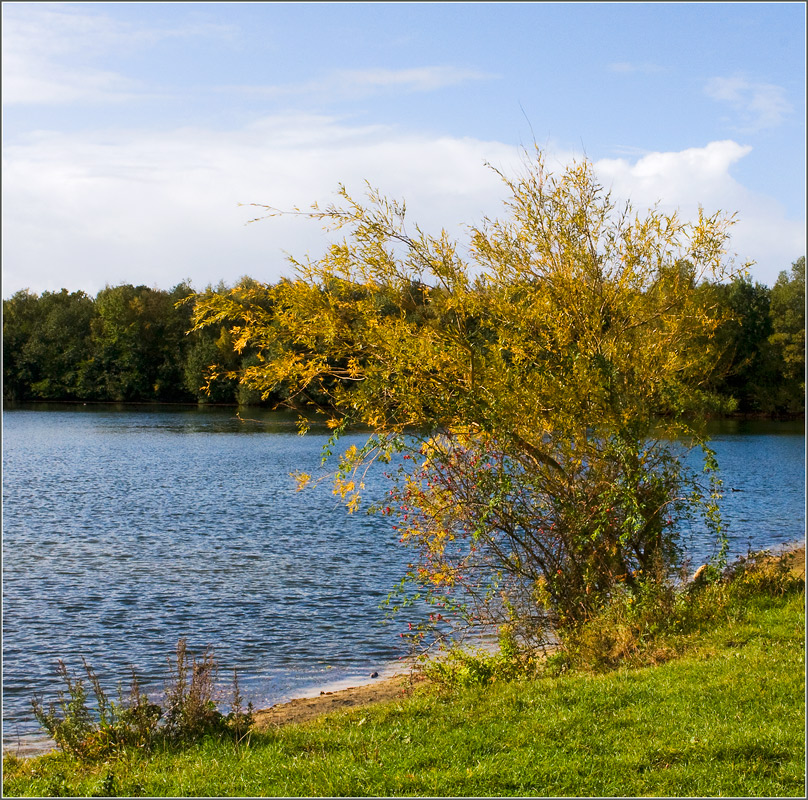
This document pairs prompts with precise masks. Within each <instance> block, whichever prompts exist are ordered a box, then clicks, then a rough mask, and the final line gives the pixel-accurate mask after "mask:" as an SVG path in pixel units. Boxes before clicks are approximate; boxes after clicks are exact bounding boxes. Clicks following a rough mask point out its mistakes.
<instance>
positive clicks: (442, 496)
mask: <svg viewBox="0 0 808 800" xmlns="http://www.w3.org/2000/svg"><path fill="white" fill-rule="evenodd" d="M501 177H502V179H503V181H504V182H505V184H506V186H507V188H508V189H509V191H510V199H509V200H508V202H507V203H506V204H505V211H506V215H505V216H504V217H503V218H502V219H493V220H489V219H485V220H483V222H482V223H481V224H479V225H478V226H475V227H472V228H471V229H470V241H469V242H468V244H467V246H466V248H465V250H462V249H461V248H460V246H459V245H458V244H457V243H456V242H454V241H453V240H452V239H451V238H450V237H449V235H448V234H447V233H446V232H445V231H443V232H441V233H440V234H439V235H430V234H428V233H426V232H424V231H422V230H421V229H420V228H418V227H415V228H414V229H410V228H408V227H407V224H406V220H405V207H404V205H403V204H400V203H397V202H394V201H391V200H388V199H386V198H384V197H383V196H381V195H380V194H379V193H378V192H375V191H371V192H370V193H369V196H368V202H366V203H360V202H358V201H356V200H354V199H352V198H351V197H350V196H349V195H348V194H347V193H346V192H345V190H344V189H343V190H341V191H340V197H341V201H340V203H339V204H337V205H334V206H330V207H328V208H325V209H320V208H317V207H316V206H315V207H313V209H312V211H311V212H310V214H309V216H310V217H312V218H313V219H316V220H320V221H321V222H323V223H325V224H326V225H328V226H330V227H332V228H336V229H342V230H344V231H346V235H345V237H344V238H343V239H342V240H341V241H339V242H336V243H334V244H333V245H331V246H330V247H329V249H328V250H327V252H326V253H325V254H324V255H323V256H322V258H319V259H317V260H306V261H297V260H292V263H293V265H294V267H295V270H296V277H295V278H294V279H292V280H286V281H282V282H281V283H280V284H278V285H276V286H274V287H267V286H263V287H262V286H260V285H255V286H253V287H251V288H249V290H248V291H246V292H245V291H239V292H238V294H237V296H233V295H232V294H230V293H224V294H208V295H204V296H199V297H198V298H197V304H196V307H195V313H194V317H195V322H196V325H197V327H204V326H208V325H222V324H227V325H229V326H230V330H231V333H232V336H233V339H234V342H235V343H236V345H237V347H239V348H246V347H250V348H252V349H253V350H254V352H255V353H256V354H257V355H258V358H259V361H258V363H256V364H255V365H254V366H252V367H250V368H249V369H247V370H246V371H245V372H244V374H243V375H242V380H243V381H244V382H246V383H247V384H249V385H250V386H252V387H253V388H255V389H257V390H259V391H260V392H262V393H263V394H264V395H268V394H269V393H272V392H277V391H278V390H279V388H281V387H282V388H283V391H284V392H285V393H286V394H287V396H288V397H289V398H290V399H298V400H299V399H300V398H303V397H308V398H310V399H313V400H316V401H317V403H318V405H319V407H320V408H321V409H322V410H323V411H325V412H326V413H327V414H328V415H329V424H330V425H331V427H332V428H334V429H335V432H336V433H337V434H338V433H339V432H340V431H342V430H345V429H346V427H347V426H349V425H352V424H354V423H361V424H363V425H365V426H369V427H370V429H371V430H372V434H371V435H370V436H369V438H368V441H367V444H366V445H365V447H363V448H355V447H352V448H349V449H348V450H347V451H346V452H344V453H343V454H342V456H341V460H340V464H339V467H338V469H337V470H336V476H335V491H336V492H337V493H338V494H340V495H341V496H342V497H344V498H345V500H346V501H347V503H348V504H349V507H350V508H352V509H353V508H355V507H356V505H357V504H358V501H359V495H360V494H361V491H362V489H363V482H362V475H363V473H364V470H365V469H367V468H368V467H369V465H370V464H371V463H373V462H374V461H377V460H378V461H382V462H386V463H388V464H389V466H388V467H387V470H388V472H389V473H390V475H391V477H392V478H393V484H392V488H391V499H390V502H389V504H387V506H386V507H385V508H384V509H383V510H384V511H385V512H386V513H389V514H392V515H394V516H395V517H396V523H397V527H398V529H399V531H400V535H401V539H402V541H403V542H404V543H406V544H407V545H409V546H411V547H412V548H413V551H414V553H415V554H416V557H415V558H414V560H413V564H412V569H411V574H410V578H411V579H412V581H413V582H414V584H415V585H416V586H417V587H419V589H420V590H421V591H424V592H426V593H427V596H428V597H429V598H430V599H431V600H432V601H433V602H435V603H438V604H442V605H443V606H445V607H446V608H451V609H452V612H453V619H454V620H455V621H460V622H462V623H476V622H493V623H497V624H502V623H507V624H509V625H510V626H511V627H512V630H513V631H514V632H515V633H516V634H518V635H519V636H520V637H521V638H522V639H523V640H525V641H527V640H533V641H540V640H541V639H542V638H543V637H544V636H545V635H546V633H547V631H548V628H549V627H550V626H555V627H556V628H559V627H560V628H561V629H563V628H564V626H572V627H574V626H576V625H578V624H579V623H581V622H582V621H584V620H586V619H587V618H588V617H589V616H590V615H591V614H592V613H594V612H595V611H596V610H597V609H598V608H600V607H601V606H602V605H603V604H604V603H607V602H608V601H609V598H610V597H611V596H612V595H613V593H614V592H615V591H640V590H641V588H642V587H643V586H645V585H648V584H649V583H664V582H666V581H668V580H669V578H670V576H671V573H672V571H673V570H674V569H675V568H676V566H677V564H678V562H679V556H680V552H679V548H678V533H679V530H680V527H679V525H680V523H681V520H682V519H683V518H684V517H686V516H687V515H689V514H691V513H693V510H694V507H699V506H700V507H701V508H702V510H703V509H704V508H705V507H709V509H710V510H709V513H708V514H707V517H708V519H709V520H711V521H713V522H715V517H714V513H713V512H714V509H712V507H711V506H710V498H709V490H706V491H705V490H704V489H703V487H702V486H701V485H700V482H699V480H698V476H697V475H692V474H690V473H689V472H688V471H687V470H686V469H685V467H684V465H683V461H682V454H683V449H684V448H686V447H687V446H688V445H692V444H701V443H703V442H704V439H703V437H702V434H701V430H700V421H701V420H702V419H703V415H704V412H705V411H706V410H707V409H708V408H709V407H710V403H711V400H712V398H711V395H710V393H709V391H708V390H707V387H708V385H709V377H710V372H711V369H712V367H713V364H714V353H712V352H711V345H710V342H711V340H712V337H713V333H714V331H715V330H716V328H717V326H718V325H719V323H720V315H717V314H715V313H712V310H711V309H710V308H705V306H704V303H703V298H702V297H697V292H696V288H697V286H698V285H699V284H700V283H701V282H703V281H704V280H718V279H720V277H721V276H722V275H723V274H724V271H725V269H726V267H727V263H726V245H727V241H728V231H729V227H730V224H731V220H729V219H727V218H724V217H723V216H721V215H720V214H715V215H712V216H707V215H705V214H700V216H699V219H698V220H697V221H695V222H693V223H688V222H683V221H682V220H680V219H679V218H678V216H677V215H676V214H670V215H668V214H664V213H662V212H661V211H659V210H658V209H652V210H651V211H649V212H648V213H646V214H644V215H639V214H635V213H634V212H633V211H632V209H631V208H630V207H629V206H624V207H618V206H617V205H616V204H615V203H614V202H613V200H612V199H611V197H610V195H609V194H608V193H607V192H605V191H604V190H603V188H602V187H601V186H600V185H599V184H598V183H597V181H596V180H595V178H594V175H593V170H592V167H591V165H590V164H588V163H582V164H574V165H572V166H570V167H569V168H567V169H566V170H565V171H564V172H563V173H562V174H561V175H560V176H557V177H556V176H553V175H551V174H549V173H548V171H547V170H546V169H545V167H544V163H543V159H542V157H541V155H539V157H538V158H537V159H536V160H535V161H534V162H532V163H528V164H526V166H525V169H524V173H523V174H522V175H521V176H519V177H517V178H516V179H510V178H507V177H505V176H501ZM264 209H265V211H266V215H267V216H272V215H273V214H275V213H277V212H276V211H274V210H273V209H271V208H269V207H264ZM694 342H698V343H699V346H698V347H694V346H693V343H694ZM674 442H675V444H674ZM706 454H707V455H706V457H707V466H708V467H711V466H712V461H711V457H710V453H709V451H706ZM299 479H300V483H301V485H303V484H305V483H306V481H307V480H308V476H305V475H301V476H299ZM436 616H437V615H436ZM440 616H443V615H440ZM446 616H449V615H448V614H447V615H446Z"/></svg>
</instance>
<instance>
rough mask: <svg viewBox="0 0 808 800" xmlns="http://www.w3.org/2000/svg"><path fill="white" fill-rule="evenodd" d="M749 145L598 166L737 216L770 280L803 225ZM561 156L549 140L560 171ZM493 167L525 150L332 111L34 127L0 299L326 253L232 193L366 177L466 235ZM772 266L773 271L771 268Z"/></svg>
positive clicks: (205, 278) (741, 238)
mask: <svg viewBox="0 0 808 800" xmlns="http://www.w3.org/2000/svg"><path fill="white" fill-rule="evenodd" d="M748 152H749V148H746V147H743V146H741V145H739V144H736V143H735V142H713V143H711V144H709V145H707V146H706V147H703V148H693V149H689V150H684V151H681V152H678V153H649V154H646V155H645V156H643V157H642V158H639V159H638V160H636V161H629V160H626V159H610V160H603V161H599V162H597V163H596V165H595V167H596V170H597V172H598V174H599V176H600V177H601V179H602V180H603V182H604V184H605V185H607V186H612V187H613V189H614V192H615V194H616V195H618V196H624V197H631V198H632V200H633V201H634V204H635V206H642V205H651V204H653V203H654V202H655V201H656V200H658V199H660V198H662V199H664V200H665V203H666V205H677V206H681V207H682V211H683V213H684V214H686V215H687V214H695V213H696V212H697V205H696V204H697V203H698V202H701V203H703V204H704V206H705V207H706V208H707V210H711V209H717V208H722V209H724V210H726V211H735V210H738V211H740V215H741V222H740V223H739V225H738V227H737V235H736V237H735V239H734V244H735V247H736V249H737V250H739V251H740V254H741V257H742V258H754V259H758V260H760V261H761V263H764V259H765V264H766V265H770V271H769V272H768V273H756V276H757V277H758V279H759V280H764V281H765V282H768V283H772V282H773V281H774V280H775V279H776V276H777V272H778V271H779V270H780V269H783V268H785V267H787V266H788V264H790V263H791V261H793V260H794V259H795V258H796V257H798V256H799V255H801V254H802V248H803V246H804V245H803V244H802V243H803V241H804V230H803V228H804V226H803V224H802V223H797V222H794V221H790V220H787V219H786V218H785V215H784V212H783V210H782V209H781V208H780V207H779V206H777V204H776V203H774V202H773V201H772V200H770V199H769V198H766V197H762V196H759V195H755V194H753V193H751V192H749V191H748V190H746V189H744V187H742V186H741V185H739V184H738V183H737V182H736V181H735V180H734V179H733V178H732V176H731V174H730V169H731V167H732V165H733V164H734V163H736V162H737V161H738V160H739V159H740V158H743V157H744V156H745V155H746V154H748ZM567 159H568V155H567V154H564V153H561V152H559V151H558V150H553V151H551V152H550V153H548V164H552V165H553V168H555V165H556V164H557V163H558V161H565V160H567ZM486 161H489V162H491V163H492V164H493V165H494V166H496V167H499V168H501V169H502V170H503V171H504V172H505V173H506V174H513V173H514V172H517V171H519V167H520V165H521V163H522V155H521V153H520V151H519V150H518V149H517V148H515V147H512V146H509V145H505V144H502V143H499V142H485V141H480V140H477V139H473V138H453V137H433V138H429V137H425V136H416V135H410V134H403V133H401V132H399V131H397V130H395V129H391V128H386V127H382V126H365V127H359V126H350V125H347V124H345V123H343V122H340V121H339V120H337V119H334V118H329V117H323V116H319V117H318V116H302V115H297V116H292V115H289V116H276V117H271V118H267V119H265V120H263V121H261V122H260V123H256V124H253V125H250V126H248V127H246V128H243V129H240V130H235V131H210V130H203V129H197V128H186V129H178V130H175V131H173V132H170V133H167V134H166V133H159V134H157V133H150V132H142V131H103V132H96V133H93V134H91V133H82V134H69V135H68V134H44V133H43V134H39V135H37V136H36V137H33V138H32V139H31V140H30V141H29V142H28V143H26V144H24V145H13V146H9V147H7V148H6V154H5V159H4V165H3V171H4V196H3V213H4V238H3V269H4V275H3V294H4V296H8V295H10V294H11V293H13V292H14V291H16V290H18V289H20V288H24V287H30V288H31V289H33V290H35V291H43V290H45V289H58V288H61V287H62V286H65V287H67V288H70V289H79V288H82V289H85V290H87V291H90V292H95V291H97V290H98V289H100V288H101V287H102V286H103V285H104V284H105V283H107V282H109V283H111V284H117V283H122V282H131V283H146V284H148V285H156V286H160V287H164V288H168V287H169V286H171V285H173V284H175V283H177V282H179V281H180V280H182V279H184V278H190V279H191V280H192V281H193V283H194V285H196V286H197V287H203V286H204V285H206V284H207V283H209V282H212V283H217V282H218V281H219V280H221V279H224V280H226V281H228V282H230V281H233V280H235V279H237V278H238V277H239V276H241V275H243V274H249V275H252V276H253V277H255V278H257V279H259V280H276V279H277V278H278V277H279V276H280V275H281V274H284V273H285V274H288V272H289V267H288V265H287V264H286V261H285V258H284V256H283V252H282V251H287V252H290V253H292V254H294V255H296V256H298V257H302V256H304V255H305V254H306V253H310V254H311V255H313V256H317V255H319V253H320V252H322V249H323V247H324V245H325V243H326V242H327V237H326V236H325V235H324V234H323V233H322V232H321V231H320V229H319V227H318V225H317V223H314V222H311V221H306V220H303V219H299V218H290V217H284V218H273V219H270V220H267V221H264V222H261V223H258V224H255V225H247V226H245V223H246V222H247V221H248V220H249V219H251V218H253V217H255V216H257V215H258V212H257V211H256V209H254V208H249V207H248V208H244V207H239V203H252V202H254V203H266V204H269V205H272V206H275V207H280V208H285V209H291V208H292V207H294V206H298V207H300V208H307V207H308V206H309V205H310V204H311V203H312V202H314V201H317V202H319V203H321V204H323V203H325V204H327V203H328V202H330V201H332V200H333V199H334V192H335V190H336V187H337V185H338V184H339V183H340V182H342V183H344V184H345V185H346V187H347V188H348V190H349V191H350V192H352V193H354V194H357V195H361V194H362V193H363V191H364V180H367V181H368V182H369V183H370V184H371V185H373V186H376V187H378V188H380V189H381V190H382V191H383V192H384V193H385V194H387V195H388V196H390V197H394V198H397V199H401V198H403V199H405V200H406V202H407V208H408V211H409V212H410V214H411V219H412V221H413V222H419V223H420V224H421V225H422V227H424V228H425V229H426V230H428V231H431V232H437V231H438V230H439V229H440V228H441V227H445V228H446V229H447V230H448V231H449V232H450V233H451V234H453V235H456V236H459V237H461V238H462V236H463V229H462V224H463V223H466V224H467V223H477V222H479V221H480V220H481V218H482V217H483V216H484V215H488V216H495V215H497V214H499V213H501V201H502V200H503V199H504V197H505V192H506V190H505V187H504V186H503V184H502V183H501V181H500V180H499V178H498V177H497V175H495V174H494V173H493V172H492V171H491V170H489V169H487V168H486V167H485V166H484V162H486ZM767 268H769V267H767Z"/></svg>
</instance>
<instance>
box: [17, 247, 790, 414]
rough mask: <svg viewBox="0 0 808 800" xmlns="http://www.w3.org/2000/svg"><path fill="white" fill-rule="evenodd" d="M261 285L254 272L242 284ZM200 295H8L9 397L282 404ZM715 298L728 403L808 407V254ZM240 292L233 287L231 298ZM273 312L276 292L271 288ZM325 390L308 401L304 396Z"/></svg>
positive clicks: (710, 301)
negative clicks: (255, 381)
mask: <svg viewBox="0 0 808 800" xmlns="http://www.w3.org/2000/svg"><path fill="white" fill-rule="evenodd" d="M258 286H261V285H260V284H257V283H256V282H255V281H254V280H252V279H251V278H242V279H241V281H240V282H239V283H238V284H237V287H236V288H239V289H242V290H244V292H246V293H250V289H251V288H253V287H258ZM227 289H228V287H226V286H224V285H222V284H220V285H219V286H218V287H216V288H213V287H208V289H206V290H205V291H204V292H202V293H199V294H197V293H196V292H195V291H194V290H193V289H192V288H191V286H190V285H189V284H187V283H181V284H178V285H177V286H175V287H174V288H172V289H170V290H168V291H165V290H161V289H153V288H149V287H147V286H132V285H130V284H123V285H120V286H107V287H106V288H104V289H102V290H101V291H100V292H99V293H98V294H97V295H96V296H95V297H94V298H93V297H91V296H89V295H87V294H85V293H84V292H81V291H78V292H69V291H68V290H67V289H62V290H61V291H59V292H43V293H42V294H36V293H32V292H29V291H27V290H23V291H19V292H17V293H16V294H15V295H13V296H12V297H11V298H10V299H8V300H4V301H3V399H4V401H10V402H26V401H39V400H56V401H65V400H81V401H107V402H109V401H112V402H174V403H177V402H199V403H224V404H238V405H259V404H267V405H273V404H275V403H277V402H281V401H288V400H289V399H290V398H288V397H286V396H284V394H283V390H281V389H279V390H277V391H275V392H270V393H269V394H268V395H267V396H266V397H264V398H263V400H262V397H261V395H260V394H259V392H257V391H256V390H254V389H250V388H248V387H247V386H244V385H242V384H241V383H240V377H241V376H243V375H244V373H245V371H247V370H249V369H250V367H254V366H255V365H256V364H257V363H258V362H257V355H256V354H255V353H254V352H252V351H251V350H250V348H249V346H247V347H243V348H242V347H240V343H239V342H238V330H237V329H233V328H231V327H230V325H229V324H227V323H226V322H225V321H223V322H222V324H221V325H219V326H217V325H208V326H206V327H204V328H201V329H198V330H191V328H192V327H193V325H192V312H193V306H194V302H195V301H198V299H199V298H200V297H204V296H205V295H206V294H208V295H209V294H211V293H218V294H221V293H224V292H225V291H226V290H227ZM698 291H699V293H700V294H701V296H702V297H703V299H704V304H705V307H710V308H712V309H713V313H720V314H721V315H722V317H724V318H725V321H724V322H723V323H722V324H721V326H720V327H719V329H718V333H717V341H714V342H712V343H711V346H710V352H711V353H716V352H717V353H719V354H720V356H719V361H718V363H716V364H715V365H714V370H713V376H714V377H713V379H712V385H711V386H709V387H707V388H709V389H711V390H712V391H715V392H716V393H717V394H719V395H720V396H721V397H723V398H724V399H725V400H726V408H727V410H734V411H737V412H739V413H744V414H765V415H793V414H801V413H803V412H804V408H805V400H804V398H805V257H804V256H803V257H801V258H799V259H798V260H797V261H796V262H794V264H792V266H791V269H790V270H788V271H783V272H781V273H780V276H779V277H778V279H777V282H776V283H775V285H774V286H773V287H771V288H769V287H767V286H765V285H763V284H760V283H757V282H753V281H752V280H751V279H749V278H745V277H740V278H736V279H734V280H733V281H731V282H729V283H722V284H716V283H704V284H702V285H701V286H699V287H698ZM233 296H234V294H233V293H230V297H231V298H232V297H233ZM251 296H252V297H253V298H254V296H255V294H254V293H251ZM262 296H263V297H265V298H266V303H267V308H266V309H265V310H266V312H267V313H268V314H269V313H271V310H272V309H271V308H270V307H269V305H271V303H272V302H273V301H272V298H273V292H272V291H264V292H262ZM311 401H314V402H316V401H317V398H307V397H301V398H297V402H298V403H299V404H300V405H305V404H306V403H307V402H311Z"/></svg>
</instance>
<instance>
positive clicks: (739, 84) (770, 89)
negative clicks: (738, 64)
mask: <svg viewBox="0 0 808 800" xmlns="http://www.w3.org/2000/svg"><path fill="white" fill-rule="evenodd" d="M704 93H705V94H706V95H707V96H708V97H711V98H713V100H718V101H720V102H723V103H727V104H729V105H730V106H731V107H732V108H733V109H735V111H737V112H738V114H739V115H740V128H739V130H741V131H745V132H749V133H754V132H757V131H761V130H766V129H769V128H776V127H777V126H778V125H780V124H781V123H782V122H783V121H784V120H785V118H786V117H787V116H788V115H789V114H790V113H791V111H793V107H792V105H791V103H789V102H788V100H787V99H786V90H785V89H784V88H783V87H782V86H775V85H774V84H771V83H759V82H753V81H749V80H747V79H745V78H742V77H737V76H736V77H732V78H711V79H710V80H709V81H708V82H707V85H706V86H705V87H704Z"/></svg>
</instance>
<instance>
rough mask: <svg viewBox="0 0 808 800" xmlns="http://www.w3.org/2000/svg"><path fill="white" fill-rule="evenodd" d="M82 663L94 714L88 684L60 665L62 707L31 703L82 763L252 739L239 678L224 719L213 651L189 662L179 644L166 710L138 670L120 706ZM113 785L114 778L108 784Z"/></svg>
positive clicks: (45, 725)
mask: <svg viewBox="0 0 808 800" xmlns="http://www.w3.org/2000/svg"><path fill="white" fill-rule="evenodd" d="M82 662H83V665H84V672H85V674H86V681H87V682H89V684H90V686H91V687H92V691H93V694H94V696H95V704H94V705H95V708H94V709H91V708H90V704H89V697H88V693H87V689H86V688H85V678H80V677H74V676H73V675H71V674H70V672H69V671H68V669H67V666H66V665H65V663H64V662H63V661H61V660H60V661H58V662H57V672H58V674H59V676H60V677H61V679H62V681H63V682H64V684H65V689H64V690H60V691H59V694H58V699H57V701H56V702H54V703H51V704H50V705H49V707H48V708H47V710H46V709H45V707H44V705H43V703H42V701H41V700H40V699H39V698H38V697H35V698H34V699H33V700H32V701H31V704H32V707H33V711H34V716H35V717H36V719H37V721H38V722H39V724H40V725H41V726H42V727H43V728H44V729H45V730H46V731H47V733H48V734H49V735H50V736H51V738H52V739H53V740H54V741H55V742H56V744H57V745H58V747H59V748H60V749H61V750H63V751H64V752H66V753H69V754H71V755H73V756H75V757H76V758H78V759H79V760H81V761H99V760H102V759H106V758H108V757H110V756H115V755H120V754H122V753H124V752H126V751H128V750H140V751H143V750H145V751H150V750H153V749H154V748H155V747H156V746H157V745H162V746H170V747H177V746H184V745H187V744H190V743H193V742H196V741H198V740H199V739H201V738H202V737H204V736H207V735H217V736H227V737H231V738H233V739H234V740H235V741H236V742H237V743H240V742H241V741H243V740H244V738H245V737H246V736H247V735H248V732H249V728H250V726H251V725H252V721H253V718H252V705H251V704H249V705H248V706H247V708H246V710H245V708H244V701H243V697H242V696H241V692H240V690H239V687H238V676H237V674H236V673H235V672H234V673H233V686H234V689H233V703H232V709H231V711H230V713H228V714H227V715H225V714H222V713H221V712H220V711H219V710H218V708H217V705H216V702H215V697H216V684H215V680H216V674H217V664H216V661H215V659H214V657H213V652H212V651H211V650H210V649H208V650H206V651H205V652H204V654H203V655H202V657H201V659H199V660H197V659H196V658H195V657H192V656H189V654H188V650H187V646H186V642H185V639H180V640H179V641H178V642H177V650H176V662H175V663H174V662H172V661H171V659H169V662H168V663H169V680H168V683H167V685H166V690H165V709H163V708H162V707H161V706H160V705H158V704H156V703H153V702H151V701H150V700H149V698H148V697H147V695H145V694H144V693H142V692H141V690H140V684H139V681H138V678H137V674H136V672H135V670H134V669H133V670H132V682H131V687H130V690H129V693H128V696H124V694H123V692H122V690H121V688H120V687H119V689H118V701H117V702H115V701H113V700H111V699H110V698H109V697H108V696H107V694H106V693H105V692H104V689H103V688H102V686H101V681H100V679H99V678H98V675H97V674H96V673H95V671H94V670H93V668H92V667H91V666H90V665H89V664H88V663H87V662H86V661H85V660H84V659H82ZM161 720H162V724H161ZM110 775H112V773H110ZM113 779H114V775H113V776H112V777H111V778H109V780H113ZM102 791H104V787H102Z"/></svg>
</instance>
